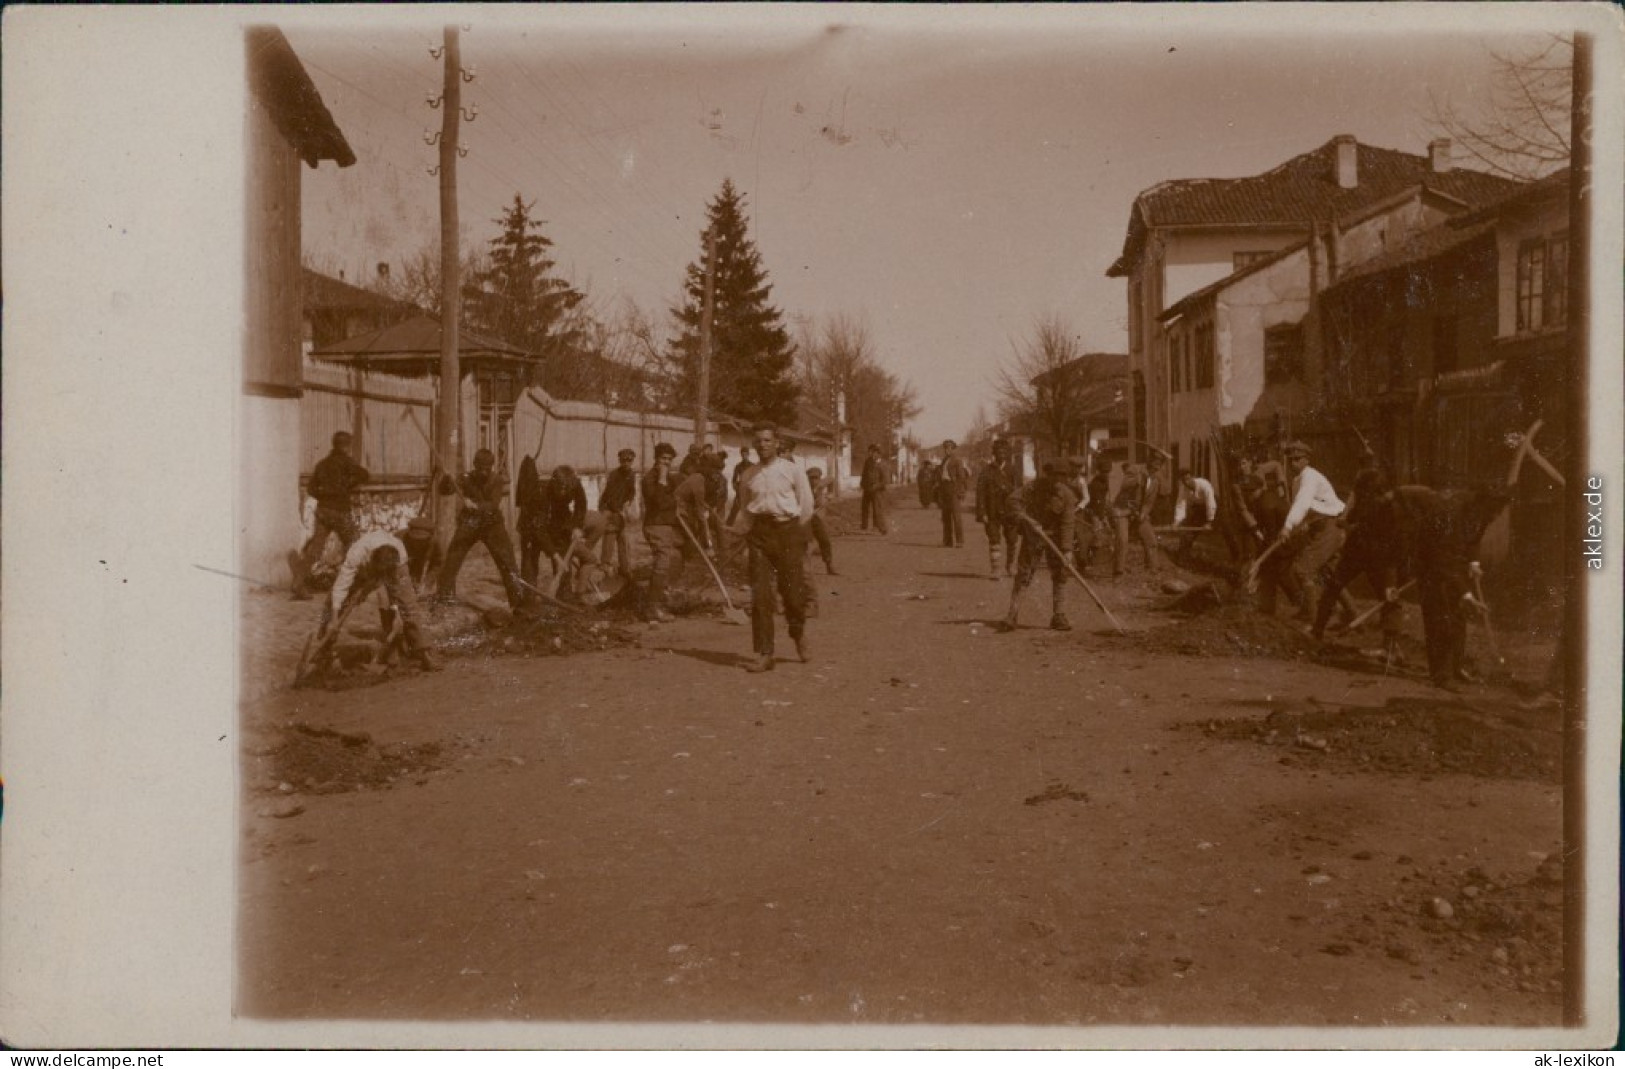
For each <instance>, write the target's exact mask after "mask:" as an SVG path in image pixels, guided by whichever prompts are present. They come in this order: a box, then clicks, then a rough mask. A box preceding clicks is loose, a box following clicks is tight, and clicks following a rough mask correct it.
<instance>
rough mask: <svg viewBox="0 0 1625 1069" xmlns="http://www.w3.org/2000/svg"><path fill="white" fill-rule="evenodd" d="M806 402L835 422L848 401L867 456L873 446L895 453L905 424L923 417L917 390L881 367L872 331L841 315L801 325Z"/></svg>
mask: <svg viewBox="0 0 1625 1069" xmlns="http://www.w3.org/2000/svg"><path fill="white" fill-rule="evenodd" d="M796 327H797V332H798V334H799V340H798V346H799V348H800V352H799V360H798V365H797V374H798V378H799V380H800V383H801V390H802V397H803V398H805V399H806V401H807V403H809V404H810V405H812V406H813V407H814V408H816V409H817V410H818V411H820V412H822V413H825V414H826V415H827V416H828V418H829V419H830V421H831V422H834V421H835V419H836V418H837V414H838V404H837V398H838V397H841V396H843V395H844V396H845V398H846V423H847V425H848V426H850V427H851V428H852V436H853V444H854V445H856V446H857V447H858V448H857V450H856V452H857V453H858V455H861V454H862V453H863V452H864V451H865V450H866V449H867V447H868V446H869V445H870V444H875V445H879V446H880V447H881V450H882V451H883V452H885V453H887V454H888V455H889V454H890V452H891V450H892V447H893V444H894V439H895V438H896V435H897V434H898V433H899V432H900V431H901V430H902V428H903V426H904V424H906V423H907V422H908V421H909V420H911V419H913V418H914V417H915V416H918V415H919V414H920V411H921V410H920V404H919V399H918V397H917V396H916V394H915V392H914V387H913V386H912V385H911V384H909V383H907V382H905V381H903V380H902V379H899V378H898V377H897V376H896V375H894V374H892V373H891V372H890V371H887V370H886V369H885V368H883V367H882V366H881V365H880V361H879V358H878V357H877V356H876V354H875V347H874V342H873V341H872V340H871V338H870V336H869V330H868V328H867V327H866V326H865V325H864V324H863V322H862V321H861V320H859V319H857V318H855V317H853V316H850V315H846V314H837V315H834V316H831V317H829V318H828V319H825V320H824V321H823V322H822V323H821V324H815V323H813V322H812V321H810V320H797V321H796Z"/></svg>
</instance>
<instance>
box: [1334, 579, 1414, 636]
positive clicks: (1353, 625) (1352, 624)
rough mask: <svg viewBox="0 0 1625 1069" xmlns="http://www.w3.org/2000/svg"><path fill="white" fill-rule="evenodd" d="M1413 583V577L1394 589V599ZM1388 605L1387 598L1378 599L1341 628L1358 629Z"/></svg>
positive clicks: (1345, 629)
mask: <svg viewBox="0 0 1625 1069" xmlns="http://www.w3.org/2000/svg"><path fill="white" fill-rule="evenodd" d="M1415 585H1416V580H1415V579H1412V580H1410V581H1409V582H1408V583H1406V584H1405V585H1404V586H1402V587H1400V588H1399V589H1398V590H1396V591H1394V599H1395V600H1396V601H1397V600H1398V599H1399V596H1400V595H1401V594H1403V593H1405V592H1406V591H1407V590H1409V589H1410V588H1411V587H1413V586H1415ZM1388 605H1389V601H1388V599H1387V598H1383V599H1382V600H1380V601H1378V602H1377V603H1376V604H1375V605H1373V606H1371V607H1370V608H1369V609H1366V610H1364V611H1363V612H1361V613H1360V615H1358V616H1356V617H1355V618H1354V619H1352V620H1350V621H1349V624H1348V626H1347V627H1345V628H1344V629H1343V630H1344V631H1358V630H1359V629H1360V628H1361V627H1362V626H1364V624H1365V622H1366V621H1367V620H1369V619H1371V618H1372V617H1373V616H1375V615H1377V613H1379V612H1381V611H1382V610H1383V609H1384V608H1386V607H1387V606H1388Z"/></svg>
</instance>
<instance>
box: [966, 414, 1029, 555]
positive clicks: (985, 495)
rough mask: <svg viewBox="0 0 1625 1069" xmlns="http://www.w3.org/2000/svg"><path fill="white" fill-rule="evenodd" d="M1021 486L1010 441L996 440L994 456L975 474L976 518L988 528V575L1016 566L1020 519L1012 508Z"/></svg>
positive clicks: (1018, 467)
mask: <svg viewBox="0 0 1625 1069" xmlns="http://www.w3.org/2000/svg"><path fill="white" fill-rule="evenodd" d="M1019 489H1021V468H1020V466H1019V465H1018V464H1017V463H1016V462H1014V461H1013V460H1012V459H1011V457H1010V443H1009V442H1007V441H1005V440H1004V439H1003V438H1000V439H998V440H997V441H995V442H994V443H993V459H992V460H990V461H988V462H987V463H986V464H985V465H983V467H982V470H981V472H980V474H978V475H977V476H976V522H977V523H979V524H981V525H982V530H983V531H985V532H987V561H988V578H989V579H998V578H999V577H1000V576H1001V574H1002V575H1011V574H1013V573H1014V572H1015V568H1016V545H1017V543H1019V542H1020V541H1021V520H1020V519H1019V518H1018V517H1017V516H1015V515H1014V514H1013V513H1012V512H1011V511H1010V508H1009V500H1010V495H1011V494H1013V493H1015V492H1016V491H1017V490H1019Z"/></svg>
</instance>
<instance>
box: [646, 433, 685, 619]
mask: <svg viewBox="0 0 1625 1069" xmlns="http://www.w3.org/2000/svg"><path fill="white" fill-rule="evenodd" d="M675 459H677V448H676V447H675V446H673V445H672V444H671V443H670V442H661V443H660V444H659V445H657V446H655V462H654V467H652V468H650V469H649V470H648V471H647V472H645V473H644V475H643V540H644V541H645V542H647V543H648V545H649V554H650V557H651V558H652V559H651V561H650V563H649V597H648V610H647V615H648V618H649V620H650V621H652V622H654V623H663V622H665V621H667V620H670V619H671V614H670V613H669V612H667V611H666V586H667V584H668V583H670V582H671V578H672V571H673V568H674V567H675V568H681V567H682V562H683V558H682V552H683V543H684V542H685V541H686V540H685V539H684V538H683V531H682V528H680V527H678V526H677V482H678V476H677V473H676V472H674V471H672V470H671V465H672V461H673V460H675Z"/></svg>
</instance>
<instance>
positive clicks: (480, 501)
mask: <svg viewBox="0 0 1625 1069" xmlns="http://www.w3.org/2000/svg"><path fill="white" fill-rule="evenodd" d="M496 462H497V458H496V454H494V453H492V452H491V451H490V450H489V449H481V450H480V451H479V452H477V453H475V454H474V469H473V470H472V471H469V472H465V473H464V474H463V476H462V478H460V479H458V480H457V481H456V482H455V483H453V482H452V481H451V477H450V476H442V478H441V480H440V488H439V489H440V493H441V494H442V495H445V496H450V495H451V494H453V493H460V494H462V496H463V506H462V508H461V509H460V510H459V511H458V513H457V531H456V533H455V534H453V535H452V536H451V544H450V545H449V546H447V547H446V560H445V563H444V564H442V565H441V566H440V581H439V583H438V584H437V587H438V588H437V590H436V592H435V594H436V597H438V598H440V599H442V600H445V601H450V600H452V599H453V598H455V597H456V596H457V573H458V572H459V571H461V570H462V567H463V558H464V557H466V556H468V551H469V550H470V549H473V548H474V546H475V545H477V544H483V545H484V546H485V548H486V551H487V552H489V553H490V554H491V562H492V563H493V564H495V565H496V568H497V574H498V575H500V576H501V577H502V588H503V590H505V591H506V592H507V594H508V604H509V606H510V607H512V608H514V609H518V608H519V607H520V606H521V605H523V604H524V601H525V596H524V593H523V591H522V590H521V588H520V585H519V581H518V576H516V575H515V574H514V560H513V542H512V540H510V539H509V538H508V527H507V524H506V522H505V521H504V520H503V516H502V499H503V498H505V497H507V496H508V482H507V480H506V479H504V478H503V476H502V473H501V472H499V471H497V470H496Z"/></svg>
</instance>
